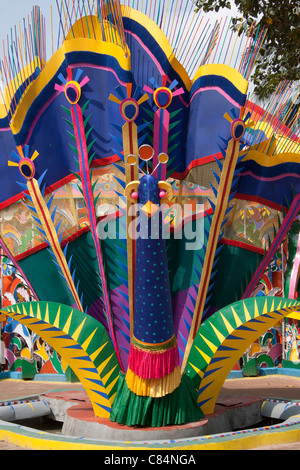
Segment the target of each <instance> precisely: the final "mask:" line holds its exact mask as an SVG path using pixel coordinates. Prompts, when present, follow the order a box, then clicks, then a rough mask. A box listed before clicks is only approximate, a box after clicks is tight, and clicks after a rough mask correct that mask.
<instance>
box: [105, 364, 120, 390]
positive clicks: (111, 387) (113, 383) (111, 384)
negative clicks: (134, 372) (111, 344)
mask: <svg viewBox="0 0 300 470" xmlns="http://www.w3.org/2000/svg"><path fill="white" fill-rule="evenodd" d="M116 367H117V366H116ZM114 369H115V367H114ZM114 369H113V370H114ZM118 380H119V376H117V377H116V378H115V379H114V380H113V381H112V382H111V383H110V384H109V385H108V386H106V387H105V388H106V392H107V393H108V394H109V393H110V392H111V390H112V389H113V387H114V385H115V383H116V382H117V381H118Z"/></svg>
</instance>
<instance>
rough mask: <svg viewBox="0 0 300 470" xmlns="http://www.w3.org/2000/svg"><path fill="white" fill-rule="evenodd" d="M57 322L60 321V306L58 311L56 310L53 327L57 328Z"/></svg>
mask: <svg viewBox="0 0 300 470" xmlns="http://www.w3.org/2000/svg"><path fill="white" fill-rule="evenodd" d="M59 320H60V306H59V309H58V310H57V314H56V317H55V320H54V323H53V326H55V327H56V328H59Z"/></svg>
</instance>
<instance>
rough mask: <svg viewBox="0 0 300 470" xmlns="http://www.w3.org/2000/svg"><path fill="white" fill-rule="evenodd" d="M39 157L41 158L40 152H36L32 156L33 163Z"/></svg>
mask: <svg viewBox="0 0 300 470" xmlns="http://www.w3.org/2000/svg"><path fill="white" fill-rule="evenodd" d="M38 156H39V152H38V151H37V150H35V151H34V152H33V154H32V157H31V161H32V162H33V160H35V159H36V157H38Z"/></svg>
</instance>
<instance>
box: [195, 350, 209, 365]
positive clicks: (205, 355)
mask: <svg viewBox="0 0 300 470" xmlns="http://www.w3.org/2000/svg"><path fill="white" fill-rule="evenodd" d="M196 349H197V351H198V352H199V354H200V355H201V356H202V357H203V359H204V360H205V362H206V363H207V364H208V363H209V362H210V360H211V357H210V356H208V355H207V354H205V353H204V352H203V351H201V349H199V348H198V347H197V346H196Z"/></svg>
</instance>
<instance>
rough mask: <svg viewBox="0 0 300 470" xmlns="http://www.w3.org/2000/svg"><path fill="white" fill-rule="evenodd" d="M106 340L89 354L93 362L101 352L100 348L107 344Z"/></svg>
mask: <svg viewBox="0 0 300 470" xmlns="http://www.w3.org/2000/svg"><path fill="white" fill-rule="evenodd" d="M107 343H108V341H107V342H106V343H105V344H103V345H102V346H100V348H98V349H97V351H95V352H93V354H90V358H91V360H92V361H93V362H94V361H95V359H96V358H97V357H98V355H99V354H100V353H101V351H102V349H103V348H104V347H105V346H106V345H107Z"/></svg>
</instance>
